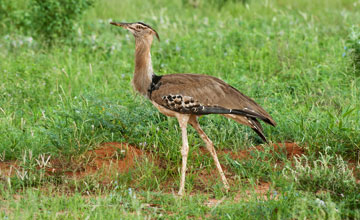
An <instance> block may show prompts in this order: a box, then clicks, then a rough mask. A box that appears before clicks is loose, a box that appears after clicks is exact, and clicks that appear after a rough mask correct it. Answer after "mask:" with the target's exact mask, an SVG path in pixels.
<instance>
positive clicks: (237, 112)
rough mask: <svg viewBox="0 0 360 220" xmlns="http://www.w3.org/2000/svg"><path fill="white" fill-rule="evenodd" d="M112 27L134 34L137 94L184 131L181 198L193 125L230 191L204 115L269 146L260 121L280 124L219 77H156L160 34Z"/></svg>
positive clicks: (136, 25) (144, 27)
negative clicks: (245, 129)
mask: <svg viewBox="0 0 360 220" xmlns="http://www.w3.org/2000/svg"><path fill="white" fill-rule="evenodd" d="M110 24H112V25H115V26H118V27H122V28H124V29H126V30H128V31H130V32H131V33H132V34H133V36H134V38H135V71H134V76H133V79H132V85H133V88H134V90H136V91H137V92H138V93H140V94H141V95H143V96H144V97H146V98H147V99H149V100H150V102H151V103H152V104H153V105H154V106H155V107H156V108H157V109H158V110H159V111H160V112H161V113H162V114H164V115H166V116H169V117H175V118H176V119H177V120H178V123H179V126H180V128H181V136H182V146H181V151H180V152H181V157H182V165H181V177H180V187H179V191H178V195H179V196H182V195H183V194H184V192H185V175H186V165H187V157H188V154H189V143H188V137H187V125H188V124H190V125H191V126H192V127H193V128H194V129H195V130H196V131H197V132H198V134H199V136H200V137H201V139H202V140H203V141H204V142H205V144H206V149H207V150H208V151H209V152H210V154H211V156H212V158H213V160H214V163H215V166H216V168H217V170H218V172H219V174H220V177H221V180H222V183H223V185H224V188H225V190H226V191H228V190H229V183H228V181H227V179H226V176H225V174H224V171H223V169H222V167H221V165H220V162H219V159H218V157H217V154H216V151H215V148H214V144H213V142H212V141H211V140H210V138H209V137H208V136H207V135H206V133H205V132H204V131H203V130H202V128H201V127H200V125H199V122H198V118H199V117H200V116H203V115H209V114H220V115H223V116H225V117H227V118H230V119H233V120H235V121H236V122H238V123H240V124H243V125H246V126H249V127H250V128H252V130H254V131H255V132H256V133H257V134H258V135H259V136H260V138H261V139H262V140H263V141H264V142H267V140H266V137H265V135H264V132H263V128H262V126H261V124H260V122H259V120H261V121H263V122H265V123H267V124H270V125H272V126H276V122H275V121H274V120H273V119H272V117H271V116H270V115H269V113H267V112H266V111H265V110H264V109H263V108H262V107H261V106H260V105H258V104H257V103H256V102H255V101H254V100H252V99H251V98H249V97H248V96H246V95H244V94H243V93H241V92H240V91H239V90H237V89H236V88H234V87H232V86H230V85H229V84H227V83H225V82H224V81H223V80H220V79H218V78H216V77H213V76H210V75H204V74H190V73H189V74H185V73H176V74H166V75H156V74H155V73H154V70H153V66H152V62H151V53H150V49H151V45H152V43H153V40H154V37H156V38H157V39H158V40H159V41H160V38H159V35H158V33H157V31H156V30H155V29H154V28H152V27H151V26H150V25H148V24H145V23H143V22H132V23H125V22H115V21H112V22H110Z"/></svg>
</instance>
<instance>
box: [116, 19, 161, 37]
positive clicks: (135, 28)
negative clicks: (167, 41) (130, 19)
mask: <svg viewBox="0 0 360 220" xmlns="http://www.w3.org/2000/svg"><path fill="white" fill-rule="evenodd" d="M110 24H112V25H115V26H119V27H122V28H125V29H127V30H129V31H130V32H131V33H132V34H133V35H134V37H135V39H146V38H149V37H151V39H152V37H153V35H155V36H156V38H157V39H158V40H160V38H159V35H158V33H157V32H156V31H155V30H154V29H153V28H152V27H150V25H147V24H144V23H142V22H134V23H121V22H110Z"/></svg>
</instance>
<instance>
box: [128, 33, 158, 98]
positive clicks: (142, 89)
mask: <svg viewBox="0 0 360 220" xmlns="http://www.w3.org/2000/svg"><path fill="white" fill-rule="evenodd" d="M151 43H152V39H136V40H135V72H134V79H133V86H134V89H135V90H136V91H138V92H139V93H140V94H142V95H144V96H146V95H147V92H148V89H149V86H150V84H151V81H152V76H153V74H154V71H153V68H152V63H151V54H150V48H151Z"/></svg>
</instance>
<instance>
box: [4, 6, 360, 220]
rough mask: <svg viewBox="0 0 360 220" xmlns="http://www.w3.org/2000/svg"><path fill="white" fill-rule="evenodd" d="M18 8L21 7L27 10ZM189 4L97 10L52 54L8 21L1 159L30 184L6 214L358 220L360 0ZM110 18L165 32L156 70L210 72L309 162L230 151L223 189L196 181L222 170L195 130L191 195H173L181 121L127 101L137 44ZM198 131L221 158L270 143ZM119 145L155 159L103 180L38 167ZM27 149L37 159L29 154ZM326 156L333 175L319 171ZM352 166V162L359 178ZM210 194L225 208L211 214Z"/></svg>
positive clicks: (247, 133)
mask: <svg viewBox="0 0 360 220" xmlns="http://www.w3.org/2000/svg"><path fill="white" fill-rule="evenodd" d="M20 2H21V3H24V1H19V2H18V3H19V4H15V5H16V6H17V7H18V8H19V10H26V7H24V4H20ZM186 2H188V1H186V0H184V1H172V2H169V1H164V0H153V1H138V0H136V1H135V0H131V1H130V0H123V1H114V0H106V1H101V2H100V1H99V2H97V3H96V6H95V7H94V8H93V9H91V10H89V11H87V13H86V14H85V16H84V17H83V19H82V20H81V21H78V25H79V30H78V33H77V34H76V38H75V39H73V43H66V44H65V43H60V42H59V43H55V44H54V45H53V46H52V47H50V48H49V47H46V46H45V45H44V44H43V43H42V42H41V41H36V40H31V39H30V38H29V36H30V33H26V32H23V31H22V30H21V28H18V26H17V25H18V24H17V23H15V22H14V23H13V24H12V23H11V21H9V20H7V21H6V24H7V25H8V26H6V27H4V25H2V26H1V29H2V30H0V78H1V80H0V155H1V157H0V159H1V160H5V161H9V160H18V161H20V162H21V164H22V165H21V166H22V168H23V169H24V170H23V172H26V171H27V173H28V178H21V174H20V175H15V176H14V177H12V178H10V179H7V178H3V179H0V191H1V193H0V195H1V196H0V198H1V201H0V218H4V219H5V218H10V219H18V218H25V219H26V218H29V219H30V218H31V219H32V218H38V219H55V218H59V219H68V218H72V219H79V218H80V219H86V218H87V217H88V216H89V219H118V218H119V216H124V218H128V219H143V218H147V217H150V218H160V219H161V218H163V219H168V218H174V219H186V218H200V217H204V216H207V218H213V219H264V218H265V219H304V218H307V219H344V218H350V219H359V218H360V211H359V208H360V201H359V199H360V198H359V195H360V194H359V184H358V183H356V180H355V179H354V178H355V177H357V175H358V174H357V173H358V171H359V166H357V164H358V163H357V161H358V160H359V150H360V135H359V131H360V88H359V87H360V78H359V71H360V70H359V69H358V64H357V63H356V62H357V61H356V59H357V57H359V56H360V55H359V54H357V53H359V52H358V51H359V48H360V46H359V43H358V41H359V40H360V39H358V36H360V26H359V23H360V16H359V13H358V11H359V10H360V4H359V2H358V1H355V0H354V1H352V0H345V1H344V0H330V1H326V2H325V1H308V0H305V1H285V0H277V1H275V0H271V1H265V2H262V1H257V0H252V1H245V3H244V4H243V1H227V3H226V4H224V5H222V6H221V7H218V4H216V3H211V4H210V3H207V1H204V0H203V1H201V0H199V1H197V2H198V3H199V4H198V6H197V7H193V6H192V4H187V3H186ZM189 2H191V1H189ZM212 2H215V1H212ZM15 15H16V16H18V14H15ZM16 16H15V17H16ZM109 19H113V20H117V21H129V22H131V21H144V22H145V23H148V24H150V25H151V26H153V27H154V28H155V29H156V30H157V31H158V33H159V35H160V39H161V41H160V42H159V41H154V43H153V47H152V58H153V66H154V70H155V71H156V73H157V74H170V73H202V74H208V75H212V76H216V77H219V78H221V79H223V80H224V81H226V82H227V83H229V84H231V85H232V86H234V87H236V88H238V89H239V90H240V91H242V92H243V93H245V94H246V95H248V96H250V97H252V98H254V100H255V101H256V102H258V103H259V104H260V105H261V106H263V107H264V108H265V109H266V110H267V111H268V112H269V113H270V114H271V115H272V116H273V118H274V119H275V121H277V123H278V126H277V127H275V128H273V127H270V126H264V129H265V134H266V136H267V137H268V139H269V140H270V141H271V142H288V141H290V142H296V143H298V144H299V145H300V146H303V147H304V148H305V151H306V161H307V162H306V163H305V159H304V158H302V159H299V160H298V161H297V162H296V163H295V162H294V161H291V160H289V159H287V158H286V157H284V156H283V155H273V154H271V153H270V152H269V151H268V150H265V151H264V152H253V155H252V158H249V159H247V160H241V161H237V160H232V159H231V158H230V157H228V156H223V157H221V158H220V160H221V163H222V164H224V165H226V167H228V169H229V172H231V179H232V182H233V184H232V186H231V190H230V193H229V194H226V193H225V192H224V191H223V190H222V185H221V181H220V178H217V177H214V179H212V180H211V181H209V182H203V181H201V180H200V179H199V178H198V175H199V172H200V171H201V170H203V169H205V170H207V171H209V172H210V171H211V170H212V169H213V168H214V165H213V162H212V160H211V157H210V156H208V155H202V156H197V154H196V153H197V152H198V148H199V146H202V145H203V143H202V141H201V139H200V138H199V137H198V135H197V134H196V132H195V131H194V130H193V129H192V128H189V142H190V155H189V170H188V175H187V182H186V189H187V192H188V193H190V192H191V191H192V192H193V194H192V195H190V194H187V195H186V196H185V197H184V198H183V199H180V198H177V197H174V196H173V194H172V193H171V189H173V190H175V191H176V190H177V189H178V187H179V167H180V162H181V155H180V151H179V149H180V145H181V131H180V129H179V127H178V124H177V121H176V120H175V119H171V118H167V117H165V116H163V115H161V114H160V113H159V112H158V111H157V110H156V109H155V108H154V107H152V105H151V103H149V102H148V101H147V100H145V99H144V98H143V97H141V96H140V95H136V94H135V92H133V90H132V88H131V83H130V82H131V79H132V73H133V69H134V61H133V60H134V39H133V37H132V36H131V35H130V33H128V32H126V31H125V30H123V29H120V28H116V27H114V26H111V25H109V22H108V20H109ZM4 24H5V23H4ZM200 124H201V125H202V127H203V128H204V130H205V132H206V133H208V134H209V137H210V138H211V139H212V140H213V141H214V143H215V145H216V148H217V149H230V150H232V151H240V150H244V149H247V148H248V147H250V146H252V145H258V144H260V143H262V142H261V139H260V138H259V137H257V135H256V134H255V133H254V132H253V131H251V129H249V128H246V127H244V126H242V125H239V124H237V123H235V122H234V121H231V120H229V119H226V118H224V117H221V116H206V117H202V118H201V119H200ZM113 141H117V142H127V143H131V144H134V145H136V146H139V147H141V148H142V149H143V150H147V151H149V152H151V153H152V154H153V155H156V157H157V158H159V160H160V161H161V164H160V165H159V164H156V163H152V162H151V161H145V162H144V161H139V165H138V166H137V167H136V169H134V170H132V171H131V172H129V173H127V174H122V175H120V176H116V177H114V179H113V182H112V183H111V184H109V185H102V184H101V181H100V180H99V179H98V178H96V176H95V177H92V176H91V177H88V178H87V179H85V180H72V179H68V178H66V177H65V176H61V175H60V176H54V177H52V176H50V177H49V176H46V175H44V172H43V171H44V170H43V169H40V170H38V169H37V165H36V160H35V159H38V158H39V155H46V156H48V155H51V157H52V158H61V159H62V160H64V162H66V163H71V161H79V160H81V158H82V155H84V153H85V152H87V151H88V150H91V149H94V148H96V147H97V146H98V145H99V144H100V143H104V142H113ZM29 152H31V153H32V155H33V158H32V159H29V158H27V159H24V158H23V157H24V155H28V154H29ZM324 155H327V156H328V157H327V158H328V164H327V165H326V166H324V164H323V163H322V162H319V161H324V160H323V159H324ZM329 158H331V159H329ZM336 158H337V159H336ZM339 158H344V161H345V162H344V161H343V160H342V159H341V161H343V162H341V161H340V162H341V163H344V164H345V165H344V164H342V165H341V163H340V162H339V160H340V159H339ZM348 160H351V161H355V169H356V170H355V171H356V172H355V177H354V176H353V174H352V172H351V171H350V168H349V167H348V166H347V162H346V161H348ZM280 162H281V163H282V165H279V163H280ZM294 163H295V164H296V166H294ZM304 163H305V164H304ZM339 163H340V165H341V166H340V165H339ZM316 164H317V165H316ZM275 166H276V167H275ZM302 166H304V167H306V166H308V167H307V168H306V169H305V168H304V167H302ZM274 167H275V168H274ZM340 168H341V169H344V170H343V171H342V173H341V172H337V171H338V170H339V169H340ZM301 172H302V173H301ZM342 174H344V175H342ZM345 174H346V175H345ZM154 176H155V177H156V178H154ZM344 176H345V177H346V178H345V177H344ZM314 177H317V178H315V179H314ZM344 178H345V180H347V181H345V180H344ZM329 180H331V181H329ZM259 181H266V182H271V183H272V185H271V186H272V189H270V190H269V192H268V194H269V196H268V198H267V199H265V198H260V199H259V198H258V197H257V196H256V195H255V194H251V195H250V196H245V195H243V196H240V200H238V199H234V198H235V197H236V196H238V195H239V193H240V194H241V193H245V190H250V189H252V188H253V185H254V184H257V183H258V182H259ZM344 181H345V182H344ZM115 183H116V184H115ZM315 183H317V184H315ZM334 187H335V188H334ZM129 188H130V189H131V190H132V192H133V193H136V198H134V197H133V194H132V195H130V194H129ZM44 189H45V190H44ZM341 191H343V193H342V196H341V195H340V194H341V193H340V194H339V192H341ZM274 192H276V193H277V194H278V197H277V198H276V199H275V198H273V197H271V196H270V195H272V194H273V193H274ZM334 192H336V193H334ZM245 194H246V193H245ZM224 196H225V198H224V199H223V200H221V199H222V198H223V197H224ZM209 198H216V199H218V201H221V202H220V203H219V204H218V205H215V206H212V207H208V206H207V205H206V204H205V203H206V201H207V200H208V199H209Z"/></svg>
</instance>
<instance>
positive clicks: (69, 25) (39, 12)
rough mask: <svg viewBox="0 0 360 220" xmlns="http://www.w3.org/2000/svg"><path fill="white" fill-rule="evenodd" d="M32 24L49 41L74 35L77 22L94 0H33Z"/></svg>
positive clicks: (37, 32)
mask: <svg viewBox="0 0 360 220" xmlns="http://www.w3.org/2000/svg"><path fill="white" fill-rule="evenodd" d="M32 4H33V7H32V12H31V18H32V25H33V28H34V31H35V33H36V34H38V36H39V37H43V38H45V40H46V42H47V43H52V42H53V41H55V40H56V39H59V38H61V39H66V38H68V37H72V36H73V34H74V33H75V30H76V23H77V21H78V20H79V18H80V17H81V15H82V14H83V13H84V12H85V10H86V9H88V8H90V7H91V6H93V5H94V1H93V0H60V1H57V0H33V2H32Z"/></svg>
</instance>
